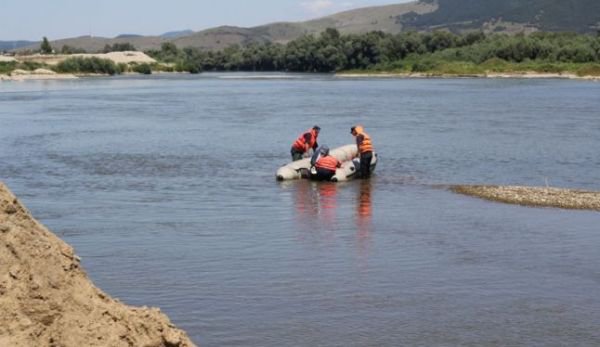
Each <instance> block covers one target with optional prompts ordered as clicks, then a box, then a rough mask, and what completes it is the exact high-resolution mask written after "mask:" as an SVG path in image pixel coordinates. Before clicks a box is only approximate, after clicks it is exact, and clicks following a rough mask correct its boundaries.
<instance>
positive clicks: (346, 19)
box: [25, 0, 600, 52]
mask: <svg viewBox="0 0 600 347" xmlns="http://www.w3.org/2000/svg"><path fill="white" fill-rule="evenodd" d="M327 28H336V29H337V30H339V31H340V32H341V33H342V34H355V33H357V34H358V33H364V32H368V31H383V32H386V33H392V34H396V33H399V32H402V31H406V30H414V31H433V30H448V31H452V32H466V31H484V32H504V33H518V32H525V33H529V32H535V31H540V30H541V31H572V32H579V33H593V32H596V31H599V30H600V1H598V0H506V1H502V0H419V1H413V2H409V3H402V4H392V5H384V6H372V7H365V8H359V9H353V10H347V11H343V12H339V13H335V14H332V15H329V16H325V17H321V18H315V19H311V20H307V21H303V22H274V23H270V24H265V25H259V26H255V27H250V28H244V27H236V26H219V27H215V28H209V29H206V30H202V31H197V32H188V31H181V32H173V33H175V34H174V35H166V34H168V33H166V34H163V35H160V36H143V37H128V38H103V37H92V36H82V37H78V38H69V39H62V40H57V41H52V42H51V43H52V45H53V47H55V48H60V47H61V46H62V45H68V46H71V47H77V48H82V49H85V50H86V51H89V52H94V51H100V50H102V49H103V48H104V47H105V46H106V45H113V44H115V43H125V42H128V43H131V44H133V45H134V46H135V47H136V48H137V49H139V50H143V51H145V50H149V49H158V48H160V46H161V44H163V43H165V42H171V43H174V44H176V45H177V46H178V47H197V48H201V49H205V50H220V49H224V48H226V47H228V46H231V45H236V44H237V45H248V44H251V43H265V42H273V43H287V42H289V41H291V40H294V39H296V38H298V37H300V36H302V35H306V34H318V33H320V32H322V31H324V30H325V29H327ZM37 45H39V43H37ZM37 48H39V47H37V46H36V45H33V44H32V45H30V46H27V47H25V49H30V50H35V49H37Z"/></svg>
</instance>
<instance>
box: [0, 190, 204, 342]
mask: <svg viewBox="0 0 600 347" xmlns="http://www.w3.org/2000/svg"><path fill="white" fill-rule="evenodd" d="M0 245H1V247H2V251H0V307H2V309H1V310H0V346H13V347H26V346H61V347H79V346H90V347H94V346H97V347H100V346H114V347H130V346H148V347H192V346H195V345H194V343H193V342H192V341H191V340H190V339H189V338H188V336H187V335H186V333H185V332H183V331H182V330H179V329H177V328H176V327H175V326H174V325H173V324H171V322H170V321H169V319H168V317H167V316H166V315H165V314H163V313H162V312H160V310H159V309H156V308H147V307H141V308H137V307H131V306H126V305H125V304H123V303H121V302H119V301H118V300H115V299H113V298H111V297H110V296H108V295H107V294H106V293H104V292H102V291H101V290H100V289H98V288H96V287H95V286H94V285H93V283H92V282H91V281H90V280H89V279H88V277H87V275H86V273H85V272H84V271H83V269H82V268H81V264H80V260H79V257H78V256H77V255H75V253H74V251H73V249H72V248H71V247H70V246H69V245H67V244H66V243H65V242H63V241H62V240H60V239H59V238H58V237H57V236H56V235H54V234H53V233H52V232H50V231H49V230H48V229H46V228H45V227H44V226H43V225H41V224H40V223H39V222H37V221H36V220H35V219H34V218H33V217H32V216H31V214H30V213H29V212H28V211H27V210H26V209H25V207H24V206H23V205H22V204H21V203H20V202H19V201H18V200H17V198H16V197H15V196H14V195H13V194H12V193H11V192H10V191H9V190H8V188H6V186H4V185H3V184H2V183H1V182H0Z"/></svg>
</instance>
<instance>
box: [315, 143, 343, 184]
mask: <svg viewBox="0 0 600 347" xmlns="http://www.w3.org/2000/svg"><path fill="white" fill-rule="evenodd" d="M341 166H342V163H340V161H339V160H337V159H336V158H335V157H333V156H331V155H329V147H327V146H323V147H321V148H319V155H318V157H317V159H316V162H315V169H316V170H317V173H316V175H313V176H312V177H311V178H312V179H314V180H317V181H329V180H331V177H333V176H334V175H335V170H337V168H338V167H341Z"/></svg>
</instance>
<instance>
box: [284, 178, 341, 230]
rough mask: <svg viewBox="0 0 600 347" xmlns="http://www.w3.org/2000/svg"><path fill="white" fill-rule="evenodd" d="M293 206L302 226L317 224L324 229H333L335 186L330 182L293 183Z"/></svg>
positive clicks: (335, 199) (335, 207)
mask: <svg viewBox="0 0 600 347" xmlns="http://www.w3.org/2000/svg"><path fill="white" fill-rule="evenodd" d="M294 183H295V185H294V187H295V188H296V189H294V206H295V209H296V216H297V218H298V219H299V221H300V222H302V224H304V223H306V222H314V223H319V224H321V225H322V226H324V227H325V228H326V229H334V228H335V219H336V209H337V186H336V184H335V183H331V182H311V181H298V182H294Z"/></svg>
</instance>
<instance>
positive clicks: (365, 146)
mask: <svg viewBox="0 0 600 347" xmlns="http://www.w3.org/2000/svg"><path fill="white" fill-rule="evenodd" d="M355 130H356V145H357V146H358V151H359V152H360V153H366V152H373V143H371V137H370V136H369V134H367V133H366V132H365V129H363V127H362V126H360V125H359V126H357V127H356V128H355ZM360 135H362V137H363V140H362V142H361V143H358V137H359V136H360Z"/></svg>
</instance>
